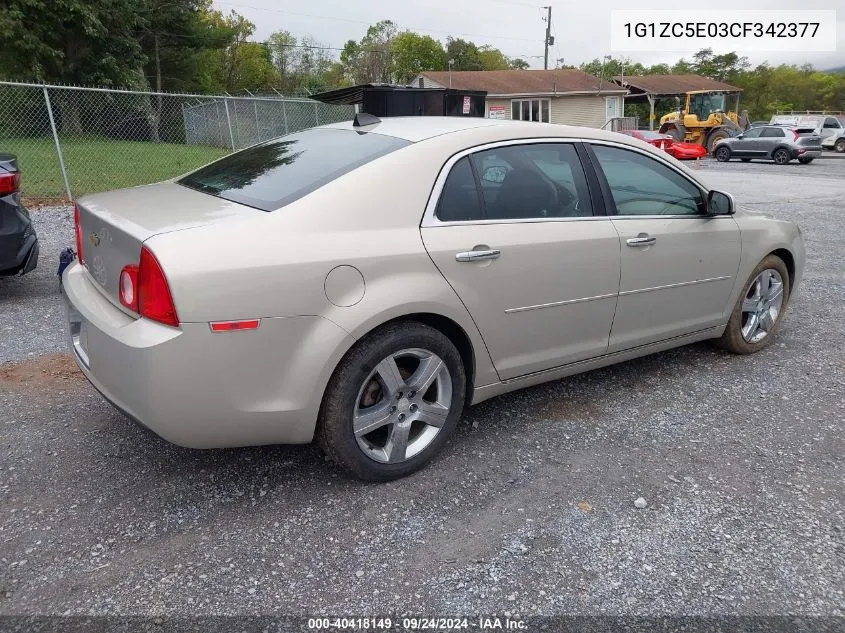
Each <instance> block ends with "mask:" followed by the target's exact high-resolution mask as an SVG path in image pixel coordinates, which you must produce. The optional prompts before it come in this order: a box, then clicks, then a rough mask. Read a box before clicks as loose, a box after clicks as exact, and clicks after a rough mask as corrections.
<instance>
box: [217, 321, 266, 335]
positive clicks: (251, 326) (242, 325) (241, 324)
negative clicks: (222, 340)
mask: <svg viewBox="0 0 845 633" xmlns="http://www.w3.org/2000/svg"><path fill="white" fill-rule="evenodd" d="M260 324H261V319H249V320H247V321H215V322H214V323H209V325H210V326H211V331H212V332H237V331H239V330H257V329H258V326H259V325H260Z"/></svg>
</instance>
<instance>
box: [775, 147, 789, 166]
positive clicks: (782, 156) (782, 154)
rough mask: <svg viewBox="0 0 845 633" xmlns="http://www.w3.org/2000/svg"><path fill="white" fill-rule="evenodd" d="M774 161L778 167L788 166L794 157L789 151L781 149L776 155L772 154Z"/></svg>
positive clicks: (776, 151)
mask: <svg viewBox="0 0 845 633" xmlns="http://www.w3.org/2000/svg"><path fill="white" fill-rule="evenodd" d="M772 160H773V161H775V163H776V164H778V165H787V164H788V163H789V161H791V160H792V156H790V155H789V151H788V150H785V149H783V148H781V149H777V150H775V153H774V154H772Z"/></svg>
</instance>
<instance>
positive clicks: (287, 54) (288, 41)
mask: <svg viewBox="0 0 845 633" xmlns="http://www.w3.org/2000/svg"><path fill="white" fill-rule="evenodd" d="M267 47H268V49H269V50H270V58H271V60H272V62H273V65H274V66H275V68H276V71H277V72H278V74H279V88H280V90H281V91H282V92H284V93H286V94H303V93H304V94H313V93H314V92H321V91H322V90H325V89H327V87H329V86H330V85H331V84H329V83H328V82H327V81H326V79H325V77H324V76H325V75H326V73H327V72H328V71H329V69H330V68H331V65H332V63H333V62H332V59H331V58H330V57H329V55H328V53H327V49H326V48H325V47H323V46H322V45H321V44H320V43H319V42H317V41H316V40H315V39H314V38H312V37H310V36H308V35H306V36H303V37H302V38H300V39H297V38H296V37H295V36H294V35H292V34H291V33H289V32H288V31H277V32H275V33H271V34H270V37H269V38H268V39H267Z"/></svg>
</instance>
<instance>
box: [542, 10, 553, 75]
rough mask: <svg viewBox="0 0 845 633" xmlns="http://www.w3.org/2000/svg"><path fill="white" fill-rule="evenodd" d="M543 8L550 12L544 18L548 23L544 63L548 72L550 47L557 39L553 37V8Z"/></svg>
mask: <svg viewBox="0 0 845 633" xmlns="http://www.w3.org/2000/svg"><path fill="white" fill-rule="evenodd" d="M542 8H543V9H546V10H547V11H548V14H547V15H546V17H545V18H543V19H544V20H545V21H546V39H545V43H546V52H545V56H544V61H543V68H544V69H545V70H548V69H549V46H550V45H551V44H554V43H555V38H554V37H552V7H551V6H548V7H542Z"/></svg>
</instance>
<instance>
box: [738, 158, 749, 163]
mask: <svg viewBox="0 0 845 633" xmlns="http://www.w3.org/2000/svg"><path fill="white" fill-rule="evenodd" d="M740 160H741V161H742V162H743V163H750V162H751V159H750V158H740Z"/></svg>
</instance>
